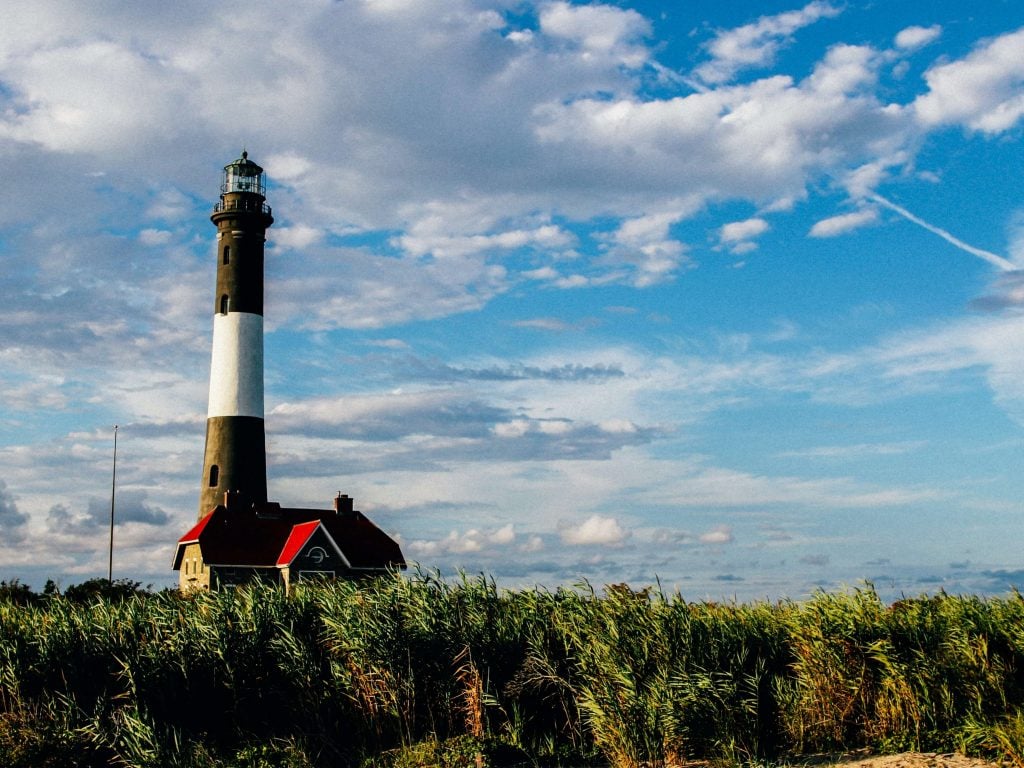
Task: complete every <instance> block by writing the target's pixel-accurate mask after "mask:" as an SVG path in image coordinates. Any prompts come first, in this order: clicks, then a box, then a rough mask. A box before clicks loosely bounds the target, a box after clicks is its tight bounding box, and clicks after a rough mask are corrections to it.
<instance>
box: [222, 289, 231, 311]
mask: <svg viewBox="0 0 1024 768" xmlns="http://www.w3.org/2000/svg"><path fill="white" fill-rule="evenodd" d="M229 303H230V300H229V299H228V295H227V294H226V293H225V294H224V295H223V296H221V297H220V313H221V314H222V315H226V314H227V313H228V304H229Z"/></svg>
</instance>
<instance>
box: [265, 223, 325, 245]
mask: <svg viewBox="0 0 1024 768" xmlns="http://www.w3.org/2000/svg"><path fill="white" fill-rule="evenodd" d="M269 235H270V236H269V238H268V239H269V240H270V241H271V242H273V243H274V244H275V245H280V246H281V247H282V248H288V249H290V250H302V249H303V248H308V247H309V246H311V245H313V244H314V243H317V242H319V241H320V240H321V239H322V238H323V236H324V233H323V231H322V230H320V229H318V228H316V227H311V226H309V225H307V224H295V225H293V226H291V227H278V228H275V229H272V230H271V231H270V233H269Z"/></svg>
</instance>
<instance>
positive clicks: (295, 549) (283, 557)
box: [277, 520, 320, 566]
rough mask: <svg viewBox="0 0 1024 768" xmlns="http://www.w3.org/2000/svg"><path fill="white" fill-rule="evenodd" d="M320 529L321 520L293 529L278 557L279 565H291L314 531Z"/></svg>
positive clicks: (299, 525)
mask: <svg viewBox="0 0 1024 768" xmlns="http://www.w3.org/2000/svg"><path fill="white" fill-rule="evenodd" d="M319 527H320V521H319V520H310V521H309V522H308V523H299V524H298V525H296V526H294V527H293V528H292V532H291V535H289V536H288V541H286V542H285V543H284V549H282V550H281V554H280V555H278V556H277V564H278V565H279V566H281V565H291V562H292V560H294V559H295V556H296V555H297V554H299V550H300V549H302V547H303V545H305V543H306V542H307V541H309V537H310V536H312V535H313V531H315V530H316V529H317V528H319Z"/></svg>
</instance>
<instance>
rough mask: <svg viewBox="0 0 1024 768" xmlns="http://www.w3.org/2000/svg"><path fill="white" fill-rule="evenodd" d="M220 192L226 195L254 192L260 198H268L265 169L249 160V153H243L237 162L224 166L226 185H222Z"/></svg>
mask: <svg viewBox="0 0 1024 768" xmlns="http://www.w3.org/2000/svg"><path fill="white" fill-rule="evenodd" d="M220 191H221V192H223V193H224V194H229V193H231V192H252V193H254V194H257V195H259V196H260V197H266V191H267V190H266V187H265V186H264V183H263V169H262V168H260V167H259V166H258V165H256V163H254V162H253V161H252V160H250V159H249V153H248V152H242V156H241V157H240V158H238V159H237V160H235V162H233V163H231V164H229V165H225V166H224V183H223V184H221V186H220Z"/></svg>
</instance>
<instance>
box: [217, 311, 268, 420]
mask: <svg viewBox="0 0 1024 768" xmlns="http://www.w3.org/2000/svg"><path fill="white" fill-rule="evenodd" d="M207 416H208V417H209V418H214V417H216V416H256V417H257V418H260V419H262V418H263V316H262V315H255V314H252V313H251V312H229V313H228V314H226V315H220V314H218V315H214V316H213V360H212V362H211V364H210V407H209V411H208V412H207Z"/></svg>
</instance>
